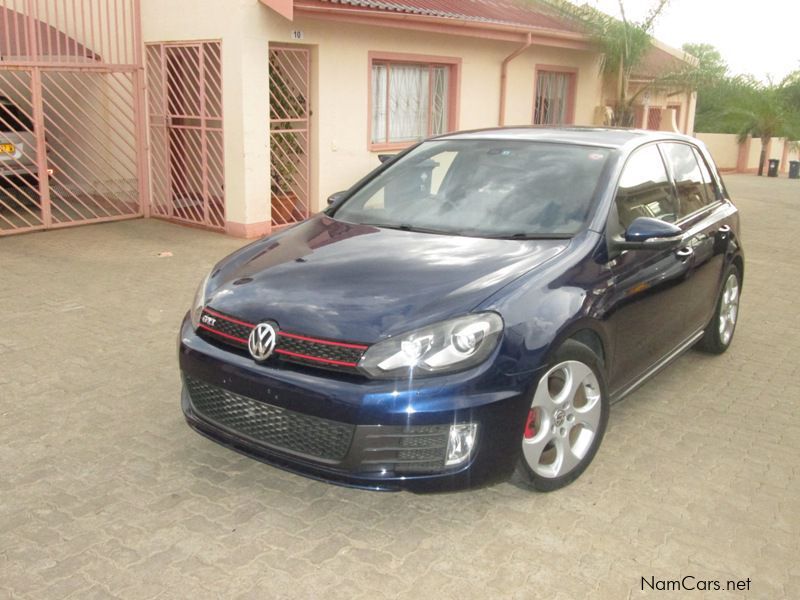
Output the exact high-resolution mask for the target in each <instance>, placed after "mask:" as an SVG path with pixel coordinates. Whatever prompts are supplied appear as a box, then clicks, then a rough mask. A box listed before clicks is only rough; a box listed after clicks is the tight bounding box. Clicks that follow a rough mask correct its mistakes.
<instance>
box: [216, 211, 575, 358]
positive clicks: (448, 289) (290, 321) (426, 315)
mask: <svg viewBox="0 0 800 600" xmlns="http://www.w3.org/2000/svg"><path fill="white" fill-rule="evenodd" d="M568 244H569V240H496V239H485V238H471V237H461V236H450V235H437V234H429V233H417V232H409V231H398V230H392V229H383V228H378V227H373V226H370V225H356V224H351V223H344V222H341V221H336V220H334V219H332V218H330V217H327V216H324V215H321V216H318V217H315V218H312V219H310V220H308V221H306V222H304V223H301V224H300V225H297V226H295V227H292V228H291V229H288V230H286V231H283V232H281V233H279V234H277V235H274V236H271V237H269V238H265V239H263V240H260V241H258V242H256V243H254V244H251V245H249V246H246V247H245V248H243V249H242V250H240V251H238V252H236V253H234V254H233V255H231V256H229V257H228V258H226V259H225V260H223V261H222V262H221V263H220V264H219V265H217V268H216V269H215V271H214V273H213V275H212V280H211V282H212V283H211V288H212V292H211V294H210V297H209V299H208V306H209V307H211V308H212V309H215V310H218V311H220V312H223V313H226V314H229V315H231V316H235V317H238V318H239V319H243V320H246V321H249V322H251V323H258V322H261V321H266V320H270V321H275V322H277V323H278V326H279V327H280V328H281V329H284V330H286V331H292V332H297V333H303V334H306V335H311V336H317V337H321V338H328V339H336V340H348V341H353V342H363V343H367V344H371V343H374V342H376V341H378V340H379V339H382V338H385V337H389V336H391V335H395V334H397V333H401V332H404V331H408V330H410V329H414V328H416V327H421V326H424V325H427V324H430V323H434V322H436V321H440V320H443V319H447V318H449V317H454V316H458V315H461V314H466V313H468V312H469V311H471V310H472V309H474V308H475V307H476V306H478V305H479V304H480V303H481V302H482V301H483V300H485V299H486V298H488V297H489V296H491V295H492V294H494V293H495V292H496V291H498V290H499V289H500V288H502V287H503V286H505V285H507V284H508V283H510V282H511V281H513V280H514V279H516V278H518V277H520V276H521V275H522V274H524V273H526V272H527V271H529V270H531V269H533V268H535V267H536V266H538V265H540V264H542V263H543V262H545V261H546V260H548V259H550V258H552V257H554V256H556V255H557V254H559V253H561V252H562V251H563V250H564V249H565V248H566V247H567V245H568Z"/></svg>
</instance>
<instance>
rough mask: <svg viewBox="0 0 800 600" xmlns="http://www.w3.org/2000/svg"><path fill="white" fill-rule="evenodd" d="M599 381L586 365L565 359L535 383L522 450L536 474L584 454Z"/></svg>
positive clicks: (559, 471) (562, 467)
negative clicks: (537, 383) (536, 384)
mask: <svg viewBox="0 0 800 600" xmlns="http://www.w3.org/2000/svg"><path fill="white" fill-rule="evenodd" d="M601 411H602V403H601V400H600V384H599V383H598V381H597V377H596V376H595V374H594V372H593V371H592V369H591V368H590V367H589V366H587V365H585V364H584V363H582V362H579V361H576V360H568V361H565V362H562V363H559V364H557V365H556V366H554V367H553V368H551V369H550V370H549V371H547V373H545V374H544V376H543V377H542V378H541V380H540V381H539V385H538V386H537V388H536V393H535V394H534V396H533V402H532V403H531V411H530V415H529V417H528V425H527V426H526V429H525V436H524V437H523V438H522V453H523V456H524V457H525V461H526V462H527V463H528V466H529V467H530V468H531V470H532V471H533V472H534V473H536V474H537V475H539V476H540V477H547V478H550V479H552V478H556V477H561V476H563V475H566V474H567V473H569V472H570V471H572V470H573V469H574V468H575V467H577V466H578V464H579V463H580V462H581V460H582V459H583V458H584V456H586V453H587V452H589V449H590V448H591V446H592V441H593V440H594V438H595V436H596V435H597V429H598V427H599V424H600V416H601Z"/></svg>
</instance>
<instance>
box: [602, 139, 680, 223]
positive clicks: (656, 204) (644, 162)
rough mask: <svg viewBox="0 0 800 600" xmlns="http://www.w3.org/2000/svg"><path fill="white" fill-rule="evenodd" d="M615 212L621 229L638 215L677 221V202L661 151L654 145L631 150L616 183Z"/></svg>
mask: <svg viewBox="0 0 800 600" xmlns="http://www.w3.org/2000/svg"><path fill="white" fill-rule="evenodd" d="M616 204H617V214H618V215H619V224H620V226H621V227H622V228H623V229H627V228H628V226H629V225H630V224H631V222H633V220H634V219H635V218H637V217H653V218H655V219H662V220H663V221H668V222H674V221H675V220H676V214H677V210H676V202H675V196H674V194H673V192H672V186H671V185H670V182H669V178H668V177H667V171H666V168H665V167H664V161H663V160H662V158H661V153H660V152H659V151H658V148H657V147H656V146H655V145H650V146H645V147H644V148H641V149H639V150H637V151H636V152H634V153H633V154H632V155H631V157H630V158H629V159H628V162H627V163H626V164H625V168H624V169H623V171H622V175H621V176H620V179H619V185H618V186H617V197H616Z"/></svg>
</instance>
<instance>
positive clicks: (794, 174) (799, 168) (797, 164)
mask: <svg viewBox="0 0 800 600" xmlns="http://www.w3.org/2000/svg"><path fill="white" fill-rule="evenodd" d="M789 179H800V160H790V161H789Z"/></svg>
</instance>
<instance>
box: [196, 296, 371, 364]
mask: <svg viewBox="0 0 800 600" xmlns="http://www.w3.org/2000/svg"><path fill="white" fill-rule="evenodd" d="M254 327H255V325H254V324H252V323H247V322H246V321H241V320H239V319H236V318H235V317H232V316H230V315H225V314H223V313H220V312H218V311H216V310H212V309H209V308H206V309H205V310H204V311H203V314H202V316H201V321H200V331H201V333H202V334H203V335H204V336H205V337H207V338H209V339H211V340H213V341H215V342H222V343H224V344H227V345H230V346H233V347H235V348H237V349H239V350H242V351H247V340H248V337H249V336H250V332H251V331H252V330H253V328H254ZM367 348H368V346H365V345H363V344H351V343H345V342H338V341H332V340H322V339H318V338H311V337H307V336H303V335H298V334H296V333H289V332H286V331H278V339H277V342H276V344H275V357H276V358H279V359H281V360H286V361H291V362H296V363H300V364H304V365H309V366H314V367H321V368H326V369H335V370H341V371H350V372H356V370H357V367H358V362H359V361H360V360H361V357H362V356H363V354H364V352H365V351H366V350H367Z"/></svg>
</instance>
